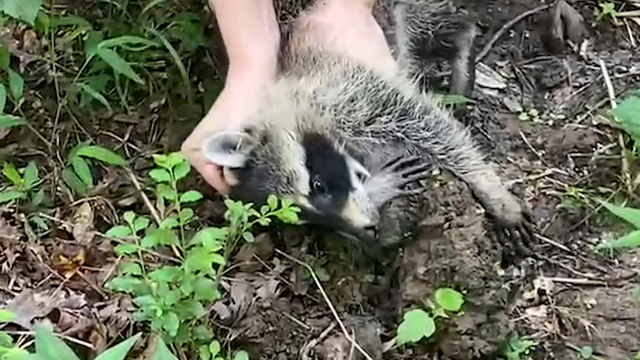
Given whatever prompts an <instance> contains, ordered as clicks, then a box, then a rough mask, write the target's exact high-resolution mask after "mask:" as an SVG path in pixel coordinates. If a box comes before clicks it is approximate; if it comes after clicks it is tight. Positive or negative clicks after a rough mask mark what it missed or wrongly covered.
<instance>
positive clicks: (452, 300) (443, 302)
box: [435, 288, 464, 312]
mask: <svg viewBox="0 0 640 360" xmlns="http://www.w3.org/2000/svg"><path fill="white" fill-rule="evenodd" d="M435 299H436V303H437V304H438V305H439V306H440V307H441V308H443V309H445V310H447V311H454V312H457V311H460V309H461V308H462V304H463V303H464V297H463V296H462V294H461V293H459V292H457V291H455V290H453V289H449V288H441V289H438V290H436V293H435Z"/></svg>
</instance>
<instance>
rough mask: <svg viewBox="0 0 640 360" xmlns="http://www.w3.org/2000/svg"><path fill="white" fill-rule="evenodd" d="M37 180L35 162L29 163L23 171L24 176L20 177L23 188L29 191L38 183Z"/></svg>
mask: <svg viewBox="0 0 640 360" xmlns="http://www.w3.org/2000/svg"><path fill="white" fill-rule="evenodd" d="M38 179H39V178H38V166H37V165H36V163H35V162H33V161H30V162H29V164H27V167H26V168H25V169H24V176H23V177H22V180H23V181H24V188H25V189H26V190H31V189H32V188H33V186H34V185H35V184H36V183H37V182H38Z"/></svg>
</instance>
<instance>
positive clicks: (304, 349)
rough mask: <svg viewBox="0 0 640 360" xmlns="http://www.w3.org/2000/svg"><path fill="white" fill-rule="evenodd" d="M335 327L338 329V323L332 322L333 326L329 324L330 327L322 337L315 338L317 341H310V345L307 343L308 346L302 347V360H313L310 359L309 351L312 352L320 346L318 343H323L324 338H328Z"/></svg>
mask: <svg viewBox="0 0 640 360" xmlns="http://www.w3.org/2000/svg"><path fill="white" fill-rule="evenodd" d="M335 327H336V323H334V322H332V323H331V324H329V326H327V328H326V329H324V330H323V331H322V332H321V333H320V335H319V336H318V337H317V338H315V339H313V340H311V341H309V342H308V343H306V344H305V345H304V346H303V347H302V349H300V358H301V359H302V360H309V359H311V358H310V357H309V351H311V349H313V348H314V347H315V346H316V345H318V343H319V342H320V341H322V340H323V339H324V338H326V337H327V335H329V333H330V332H331V331H332V330H333V329H334V328H335Z"/></svg>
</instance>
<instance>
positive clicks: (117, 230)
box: [104, 225, 131, 239]
mask: <svg viewBox="0 0 640 360" xmlns="http://www.w3.org/2000/svg"><path fill="white" fill-rule="evenodd" d="M104 235H105V236H107V237H110V238H113V239H118V238H123V237H125V236H129V235H131V228H129V227H128V226H124V225H116V226H114V227H112V228H111V229H109V230H107V232H106V233H105V234H104Z"/></svg>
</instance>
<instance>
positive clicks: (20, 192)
mask: <svg viewBox="0 0 640 360" xmlns="http://www.w3.org/2000/svg"><path fill="white" fill-rule="evenodd" d="M21 173H22V174H21ZM2 174H3V175H4V176H5V177H6V178H7V179H8V180H9V181H10V182H11V185H12V186H11V187H10V188H8V189H5V190H2V191H0V203H6V202H11V201H22V200H27V199H29V198H31V201H32V202H33V203H34V205H39V204H40V203H41V202H42V199H43V198H44V192H43V191H42V190H40V191H38V192H34V190H35V189H36V187H37V185H38V183H39V181H40V179H39V176H38V167H37V166H36V164H35V163H34V162H33V161H32V162H29V164H28V165H27V166H26V167H25V168H24V169H22V170H21V171H18V169H16V167H15V166H14V165H13V164H11V163H8V162H5V163H4V165H3V166H2Z"/></svg>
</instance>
